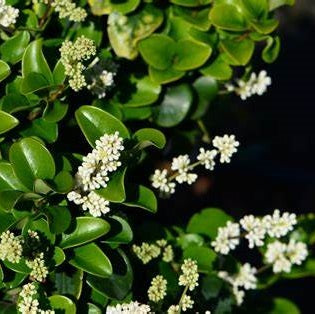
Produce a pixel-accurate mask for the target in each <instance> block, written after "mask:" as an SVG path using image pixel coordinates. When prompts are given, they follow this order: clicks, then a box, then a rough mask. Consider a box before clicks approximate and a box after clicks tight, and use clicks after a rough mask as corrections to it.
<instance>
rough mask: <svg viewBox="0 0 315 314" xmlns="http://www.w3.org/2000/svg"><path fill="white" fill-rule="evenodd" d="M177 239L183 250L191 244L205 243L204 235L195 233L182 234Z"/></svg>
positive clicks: (200, 244) (199, 244)
mask: <svg viewBox="0 0 315 314" xmlns="http://www.w3.org/2000/svg"><path fill="white" fill-rule="evenodd" d="M176 240H177V242H178V244H179V245H180V246H181V248H182V249H183V250H185V249H186V248H188V247H189V246H202V245H203V244H204V239H203V237H202V236H200V235H199V234H195V233H187V234H181V235H180V236H179V237H178V238H177V239H176Z"/></svg>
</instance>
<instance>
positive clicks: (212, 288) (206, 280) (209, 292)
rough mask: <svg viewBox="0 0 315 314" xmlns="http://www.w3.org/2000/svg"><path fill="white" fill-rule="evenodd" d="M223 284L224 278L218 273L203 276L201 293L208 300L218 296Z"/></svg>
mask: <svg viewBox="0 0 315 314" xmlns="http://www.w3.org/2000/svg"><path fill="white" fill-rule="evenodd" d="M222 286H223V281H222V279H220V278H218V277H217V276H216V275H210V276H206V277H203V278H202V283H201V293H202V295H203V296H204V298H205V299H206V300H209V299H211V298H216V297H217V296H218V295H219V293H220V290H221V288H222Z"/></svg>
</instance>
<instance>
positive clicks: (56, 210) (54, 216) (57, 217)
mask: <svg viewBox="0 0 315 314" xmlns="http://www.w3.org/2000/svg"><path fill="white" fill-rule="evenodd" d="M45 214H46V216H47V218H48V223H49V229H50V231H51V232H52V233H54V234H59V233H62V232H64V231H65V230H67V229H68V228H69V226H70V223H71V214H70V211H69V209H68V208H67V207H65V206H49V207H46V209H45Z"/></svg>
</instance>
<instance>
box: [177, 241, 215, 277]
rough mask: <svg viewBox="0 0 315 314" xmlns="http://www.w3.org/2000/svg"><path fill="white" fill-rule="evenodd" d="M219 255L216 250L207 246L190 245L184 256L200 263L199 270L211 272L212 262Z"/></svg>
mask: <svg viewBox="0 0 315 314" xmlns="http://www.w3.org/2000/svg"><path fill="white" fill-rule="evenodd" d="M216 257H217V255H216V254H215V252H214V251H213V250H212V249H210V248H207V247H202V246H189V247H187V248H186V249H185V250H184V252H183V258H191V259H193V260H195V261H196V262H197V264H198V270H201V271H206V272H211V271H212V264H213V262H214V261H215V259H216Z"/></svg>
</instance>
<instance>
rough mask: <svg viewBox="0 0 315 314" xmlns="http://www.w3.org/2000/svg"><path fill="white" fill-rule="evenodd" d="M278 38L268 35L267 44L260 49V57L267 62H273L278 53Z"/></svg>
mask: <svg viewBox="0 0 315 314" xmlns="http://www.w3.org/2000/svg"><path fill="white" fill-rule="evenodd" d="M280 46H281V44H280V38H279V37H278V36H277V37H275V38H273V37H269V38H268V39H267V45H266V47H265V48H264V50H263V51H262V58H263V60H264V61H265V62H267V63H272V62H274V61H275V60H276V59H277V58H278V56H279V53H280Z"/></svg>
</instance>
